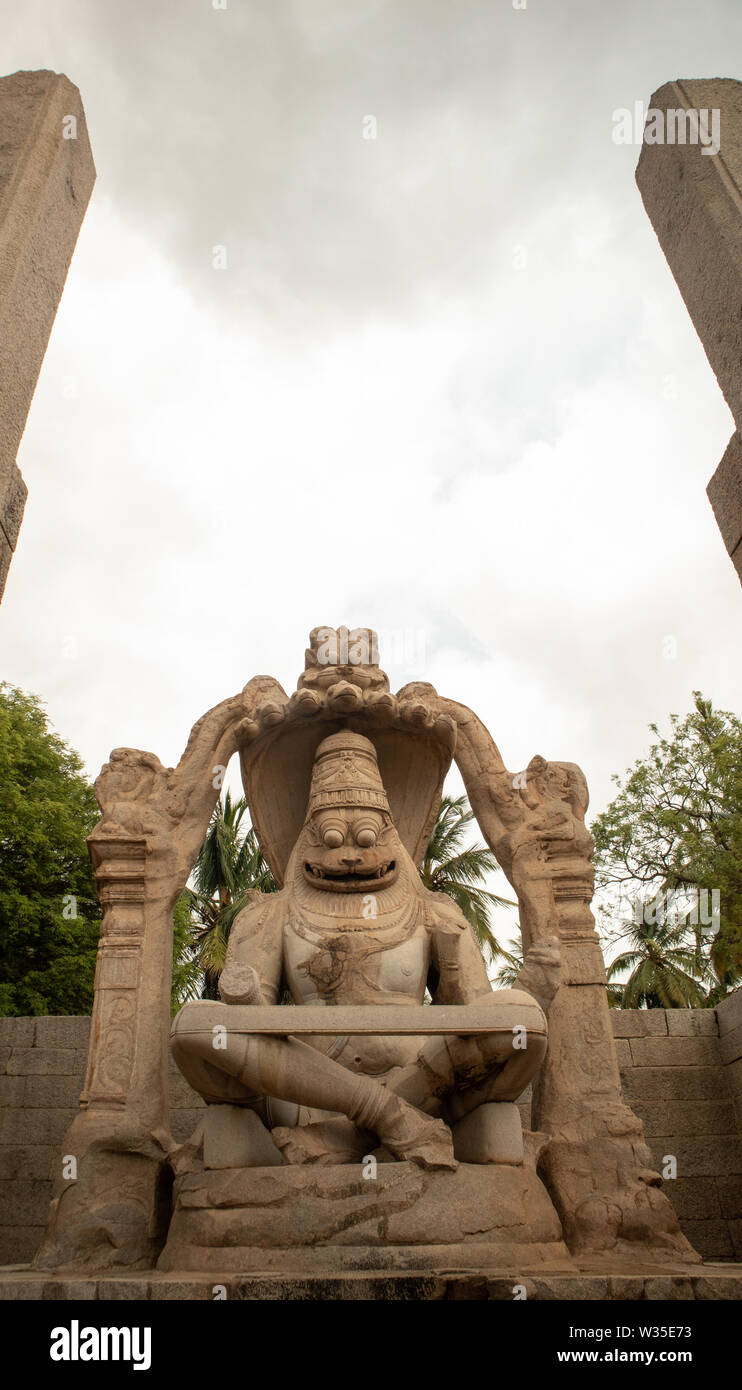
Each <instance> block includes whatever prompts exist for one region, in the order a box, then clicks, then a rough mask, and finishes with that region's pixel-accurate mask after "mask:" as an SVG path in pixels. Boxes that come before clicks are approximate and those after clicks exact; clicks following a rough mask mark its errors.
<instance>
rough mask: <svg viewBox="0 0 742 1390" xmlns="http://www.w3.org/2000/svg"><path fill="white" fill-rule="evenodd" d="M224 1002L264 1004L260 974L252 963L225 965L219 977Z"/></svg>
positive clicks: (220, 991)
mask: <svg viewBox="0 0 742 1390" xmlns="http://www.w3.org/2000/svg"><path fill="white" fill-rule="evenodd" d="M219 993H220V995H221V997H222V999H223V1000H224V1002H225V1004H264V1003H265V1000H264V999H263V991H262V989H261V987H260V976H259V975H258V972H257V970H255V969H254V967H253V966H252V965H225V967H224V969H223V971H222V973H221V977H220V979H219Z"/></svg>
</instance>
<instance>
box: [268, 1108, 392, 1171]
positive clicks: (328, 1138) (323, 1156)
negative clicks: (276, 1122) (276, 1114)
mask: <svg viewBox="0 0 742 1390" xmlns="http://www.w3.org/2000/svg"><path fill="white" fill-rule="evenodd" d="M271 1138H272V1140H273V1142H274V1144H276V1145H277V1146H278V1148H279V1149H280V1150H281V1153H282V1154H283V1156H284V1158H285V1160H286V1162H287V1163H292V1164H293V1163H318V1164H320V1165H321V1166H325V1167H326V1166H328V1165H331V1164H339V1163H359V1162H361V1161H362V1160H363V1158H364V1157H365V1155H366V1154H367V1153H368V1152H369V1148H370V1146H371V1145H373V1142H374V1141H373V1138H372V1137H371V1136H370V1135H368V1134H365V1135H364V1134H363V1133H362V1132H361V1131H360V1130H358V1129H356V1126H355V1125H354V1124H352V1123H351V1121H350V1120H346V1119H345V1118H344V1117H338V1119H336V1120H321V1121H319V1122H315V1123H314V1124H310V1125H295V1126H293V1127H292V1128H289V1127H288V1126H284V1125H281V1126H277V1127H276V1128H275V1129H273V1130H271Z"/></svg>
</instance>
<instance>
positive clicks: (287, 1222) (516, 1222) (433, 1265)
mask: <svg viewBox="0 0 742 1390" xmlns="http://www.w3.org/2000/svg"><path fill="white" fill-rule="evenodd" d="M175 1197H176V1202H175V1211H174V1214H173V1218H172V1221H171V1223H170V1231H169V1234H168V1239H167V1244H166V1246H165V1248H164V1250H163V1252H162V1254H161V1256H160V1259H159V1262H158V1266H157V1267H158V1269H159V1270H165V1271H172V1270H178V1271H185V1270H198V1271H200V1272H206V1271H219V1270H221V1271H242V1272H252V1271H259V1272H262V1273H271V1272H276V1273H284V1272H288V1271H292V1272H296V1273H298V1274H307V1275H308V1274H322V1273H339V1272H340V1271H346V1270H347V1271H361V1270H389V1271H397V1270H418V1271H419V1270H434V1271H441V1270H447V1269H448V1270H450V1269H460V1270H467V1269H489V1268H495V1267H499V1268H503V1267H504V1266H513V1267H517V1266H518V1265H519V1264H520V1263H521V1262H527V1264H528V1267H529V1268H531V1269H534V1268H535V1269H562V1270H570V1269H573V1268H574V1266H573V1264H572V1261H571V1259H570V1257H569V1254H568V1252H567V1249H566V1246H565V1245H564V1243H563V1240H562V1233H561V1227H560V1224H559V1219H558V1217H557V1214H556V1212H555V1210H554V1207H553V1206H552V1204H551V1201H550V1199H549V1196H548V1194H547V1192H546V1189H545V1188H544V1186H543V1184H542V1183H541V1181H540V1179H539V1178H538V1177H537V1175H536V1172H535V1170H534V1169H533V1168H532V1167H530V1166H528V1165H525V1164H523V1165H508V1164H502V1165H481V1164H472V1163H461V1164H460V1165H459V1167H458V1169H457V1170H456V1171H455V1172H453V1173H451V1172H425V1171H424V1170H423V1169H421V1168H419V1167H418V1166H417V1165H416V1164H414V1163H380V1164H379V1165H378V1168H377V1174H376V1177H375V1178H364V1177H363V1173H362V1166H361V1165H360V1164H357V1163H355V1164H348V1165H345V1164H343V1165H340V1166H337V1167H318V1166H316V1165H311V1166H307V1167H284V1168H250V1169H236V1168H233V1169H215V1170H211V1171H209V1170H205V1171H202V1172H195V1173H188V1174H185V1175H184V1176H183V1177H182V1178H179V1179H178V1180H177V1183H176V1192H175ZM431 1232H435V1236H436V1243H435V1244H431V1240H430V1235H431Z"/></svg>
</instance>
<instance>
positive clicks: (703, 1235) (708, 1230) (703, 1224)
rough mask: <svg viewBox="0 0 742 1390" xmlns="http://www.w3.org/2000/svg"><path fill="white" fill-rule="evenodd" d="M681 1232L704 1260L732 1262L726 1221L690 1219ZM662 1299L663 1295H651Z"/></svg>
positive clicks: (732, 1249) (731, 1246)
mask: <svg viewBox="0 0 742 1390" xmlns="http://www.w3.org/2000/svg"><path fill="white" fill-rule="evenodd" d="M683 1231H684V1232H685V1234H686V1235H687V1237H688V1240H689V1241H690V1242H691V1245H692V1246H693V1249H694V1250H697V1251H698V1253H699V1255H702V1256H703V1258H704V1260H733V1259H734V1243H733V1241H732V1236H731V1232H730V1230H729V1225H728V1222H726V1221H722V1220H719V1221H707V1220H704V1221H694V1220H692V1219H688V1218H686V1219H684V1220H683ZM653 1296H656V1297H662V1296H664V1295H653Z"/></svg>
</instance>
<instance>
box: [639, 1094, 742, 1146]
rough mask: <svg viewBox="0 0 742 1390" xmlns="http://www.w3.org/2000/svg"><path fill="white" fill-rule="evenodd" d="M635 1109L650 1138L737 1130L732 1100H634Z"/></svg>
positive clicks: (727, 1133) (730, 1132)
mask: <svg viewBox="0 0 742 1390" xmlns="http://www.w3.org/2000/svg"><path fill="white" fill-rule="evenodd" d="M634 1110H635V1112H636V1114H637V1115H638V1116H639V1119H640V1120H641V1121H642V1124H643V1125H644V1133H645V1134H646V1135H647V1138H650V1137H651V1138H654V1137H655V1136H660V1135H665V1136H673V1135H705V1136H708V1137H714V1138H716V1137H718V1136H720V1135H725V1136H726V1135H735V1134H736V1130H737V1125H736V1119H735V1115H734V1106H733V1104H732V1102H731V1100H663V1101H652V1102H650V1103H643V1102H640V1101H634Z"/></svg>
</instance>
